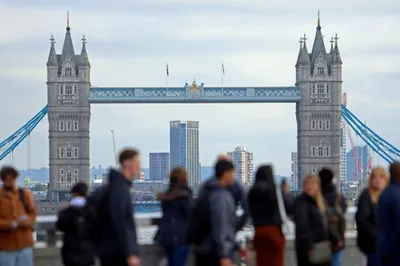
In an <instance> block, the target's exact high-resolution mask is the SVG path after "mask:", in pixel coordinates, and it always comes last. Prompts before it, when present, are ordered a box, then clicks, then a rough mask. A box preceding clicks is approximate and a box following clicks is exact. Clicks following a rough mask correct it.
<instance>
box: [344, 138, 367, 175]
mask: <svg viewBox="0 0 400 266" xmlns="http://www.w3.org/2000/svg"><path fill="white" fill-rule="evenodd" d="M369 158H370V151H369V148H368V146H367V145H364V146H355V147H353V148H352V149H351V150H350V151H349V152H347V158H346V159H347V180H348V181H356V182H363V181H365V180H366V179H367V178H368V174H369Z"/></svg>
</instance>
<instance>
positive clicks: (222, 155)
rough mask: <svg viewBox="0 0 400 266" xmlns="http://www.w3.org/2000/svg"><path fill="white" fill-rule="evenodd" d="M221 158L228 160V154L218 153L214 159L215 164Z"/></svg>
mask: <svg viewBox="0 0 400 266" xmlns="http://www.w3.org/2000/svg"><path fill="white" fill-rule="evenodd" d="M221 160H225V161H230V159H229V156H228V155H227V154H226V153H221V154H220V155H218V156H217V159H216V160H215V164H216V163H217V162H218V161H221Z"/></svg>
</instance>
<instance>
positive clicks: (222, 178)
mask: <svg viewBox="0 0 400 266" xmlns="http://www.w3.org/2000/svg"><path fill="white" fill-rule="evenodd" d="M215 177H216V178H217V180H218V181H219V182H220V183H221V184H222V185H223V186H226V187H227V186H231V185H232V184H233V183H234V182H235V166H234V165H233V163H232V162H231V161H228V160H219V161H218V162H217V163H216V164H215Z"/></svg>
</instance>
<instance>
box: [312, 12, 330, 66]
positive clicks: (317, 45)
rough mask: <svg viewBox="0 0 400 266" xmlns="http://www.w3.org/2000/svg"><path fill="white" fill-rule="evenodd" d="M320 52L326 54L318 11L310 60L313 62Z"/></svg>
mask: <svg viewBox="0 0 400 266" xmlns="http://www.w3.org/2000/svg"><path fill="white" fill-rule="evenodd" d="M319 54H322V56H324V57H325V56H326V49H325V44H324V38H323V36H322V32H321V20H320V13H319V11H318V22H317V32H316V33H315V39H314V45H313V48H312V52H311V61H312V62H313V63H314V61H315V58H317V57H318V56H319Z"/></svg>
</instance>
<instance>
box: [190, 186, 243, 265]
mask: <svg viewBox="0 0 400 266" xmlns="http://www.w3.org/2000/svg"><path fill="white" fill-rule="evenodd" d="M203 193H207V195H208V197H209V201H208V202H209V204H210V206H209V208H210V209H209V213H210V217H209V219H210V225H211V232H210V235H209V236H208V237H207V238H206V239H205V240H204V241H203V242H202V243H201V244H199V245H197V246H196V247H195V248H194V252H195V253H197V254H210V255H216V256H218V257H219V258H230V257H231V255H232V252H233V251H234V250H235V249H236V248H237V244H236V241H235V235H236V224H237V222H236V214H235V211H236V208H235V203H234V201H233V198H232V195H231V193H230V191H229V190H228V189H226V188H224V187H222V186H221V185H220V184H219V183H218V180H217V179H216V178H212V179H211V180H209V181H207V182H206V183H205V184H204V185H203V187H202V189H201V191H200V193H199V198H200V197H202V194H203Z"/></svg>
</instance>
